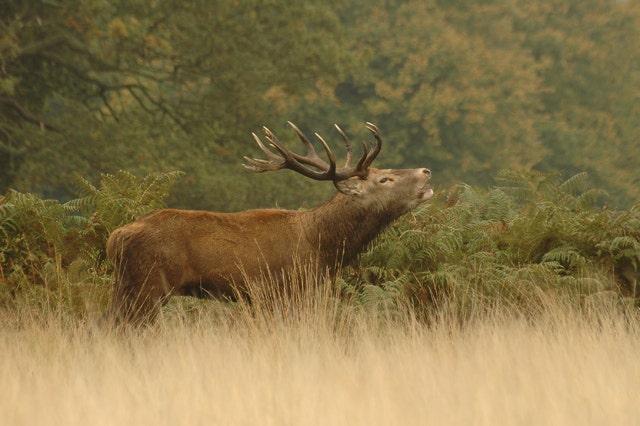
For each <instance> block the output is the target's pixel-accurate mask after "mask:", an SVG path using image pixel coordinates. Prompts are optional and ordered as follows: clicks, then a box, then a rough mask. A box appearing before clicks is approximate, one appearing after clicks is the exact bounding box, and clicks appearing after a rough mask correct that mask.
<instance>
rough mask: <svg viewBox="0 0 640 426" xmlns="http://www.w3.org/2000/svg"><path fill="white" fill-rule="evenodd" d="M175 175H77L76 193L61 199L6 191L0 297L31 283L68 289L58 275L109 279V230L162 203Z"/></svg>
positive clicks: (0, 207)
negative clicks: (96, 180)
mask: <svg viewBox="0 0 640 426" xmlns="http://www.w3.org/2000/svg"><path fill="white" fill-rule="evenodd" d="M181 175H182V174H181V173H180V172H172V173H152V174H149V175H147V176H145V177H143V178H138V177H135V176H133V175H132V174H130V173H127V172H119V173H116V174H115V175H108V174H105V175H103V176H102V179H101V181H100V186H99V187H95V186H93V185H92V184H91V183H90V182H88V181H87V180H85V179H81V178H79V179H78V195H79V198H77V199H74V200H71V201H69V202H67V203H64V204H61V203H59V202H58V201H55V200H41V199H40V198H38V197H37V196H35V195H33V194H24V193H19V192H16V191H9V192H8V193H7V194H6V195H5V196H4V197H2V198H0V287H1V290H2V291H0V299H1V298H5V297H9V298H13V297H16V294H17V293H20V292H24V291H27V292H32V291H33V290H32V287H33V286H43V287H45V288H47V289H54V290H55V289H61V288H64V289H66V290H67V291H69V289H70V287H69V286H68V285H67V286H62V287H61V283H63V282H68V281H65V280H61V277H62V276H69V277H75V279H76V280H78V281H79V282H83V281H86V282H102V283H104V281H105V278H103V277H106V280H107V281H110V278H109V276H108V274H109V272H110V265H109V264H108V263H107V262H105V260H106V256H105V243H106V240H107V237H108V235H109V233H110V232H111V231H112V230H113V229H115V228H117V227H119V226H122V225H124V224H125V223H128V222H131V221H133V220H134V219H135V218H137V217H138V216H140V215H142V214H144V213H146V212H149V211H151V210H155V209H158V208H161V207H164V198H165V197H166V196H167V195H168V193H169V190H170V188H171V186H172V184H173V183H174V182H175V180H176V179H177V178H178V177H180V176H181ZM70 297H71V296H70Z"/></svg>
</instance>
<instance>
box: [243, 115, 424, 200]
mask: <svg viewBox="0 0 640 426" xmlns="http://www.w3.org/2000/svg"><path fill="white" fill-rule="evenodd" d="M287 123H288V124H289V126H291V128H293V130H294V131H295V132H296V134H297V135H298V137H299V138H300V141H302V143H303V144H304V146H305V147H306V150H307V153H306V155H300V154H296V153H294V152H292V151H290V150H289V149H288V148H287V147H285V146H284V145H283V144H282V143H281V142H280V141H279V140H278V138H277V137H276V136H275V134H274V133H273V132H272V131H271V130H269V129H268V128H267V127H264V128H263V130H264V134H265V137H266V139H267V141H268V144H267V145H265V144H264V143H263V142H262V140H261V139H260V138H259V137H258V135H256V134H255V133H253V138H254V140H255V141H256V143H257V144H258V146H259V147H260V149H261V150H262V152H263V153H264V154H265V156H266V160H265V159H258V158H250V157H244V158H245V160H246V161H247V163H248V164H244V167H245V168H246V169H248V170H251V171H253V172H257V173H262V172H267V171H273V170H280V169H290V170H293V171H295V172H297V173H300V174H301V175H303V176H306V177H309V178H311V179H315V180H330V181H332V182H333V184H334V185H335V187H336V189H337V190H338V191H340V192H341V193H343V194H346V195H352V196H363V195H365V194H371V193H375V192H380V193H383V192H384V191H388V192H389V193H393V194H395V195H398V196H404V197H405V199H406V201H407V204H408V208H409V209H411V208H413V207H414V206H415V205H417V204H419V203H420V202H422V201H425V200H427V199H429V198H431V196H432V195H433V190H432V189H430V188H426V182H427V181H428V180H429V179H430V177H431V171H430V170H429V169H425V168H422V169H411V170H391V169H385V170H380V169H375V168H372V167H370V166H371V163H372V162H373V160H375V158H376V157H377V156H378V154H379V153H380V150H381V148H382V136H381V135H380V130H379V129H378V127H377V126H376V125H375V124H373V123H369V122H367V123H366V126H367V129H368V130H369V131H370V132H371V133H372V134H373V137H374V138H375V140H376V143H375V145H374V146H369V145H368V144H367V143H366V142H364V141H363V142H362V147H363V154H362V156H361V157H360V159H359V160H358V162H357V163H356V164H355V166H352V165H351V160H352V155H353V149H352V146H351V143H350V142H349V138H348V137H347V135H346V134H345V133H344V132H343V131H342V129H341V128H340V127H339V126H338V125H337V124H336V125H335V128H336V130H337V131H338V133H339V134H340V136H342V139H343V140H344V143H345V146H346V150H347V159H346V161H345V164H344V166H343V167H341V168H338V167H337V166H336V159H335V156H334V155H333V152H332V151H331V148H329V145H328V144H327V142H326V141H325V140H324V138H323V137H322V136H320V135H319V134H318V133H316V134H315V136H316V137H317V138H318V139H319V140H320V143H321V144H322V146H323V147H324V150H325V151H326V153H327V157H328V159H329V163H327V162H326V161H324V160H323V159H321V158H320V157H319V156H318V154H317V152H316V150H315V148H314V147H313V144H312V143H311V141H309V139H308V138H307V137H306V136H305V135H304V134H303V133H302V132H301V131H300V129H298V127H296V125H295V124H293V123H292V122H290V121H288V122H287ZM270 148H271V149H270ZM274 150H275V151H276V152H274ZM307 166H310V167H307ZM411 175H413V178H414V179H413V180H415V181H416V183H415V185H417V187H416V188H413V189H415V192H414V193H409V194H405V193H404V192H405V191H401V190H399V189H398V188H397V186H400V185H403V186H406V187H407V188H406V190H407V191H411V189H412V188H411V186H412V185H411V183H410V182H408V181H410V180H412V179H411V177H412V176H411ZM392 188H394V189H393V190H392ZM376 190H377V191H376ZM397 198H399V197H397ZM372 201H376V200H372Z"/></svg>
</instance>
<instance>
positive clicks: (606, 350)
mask: <svg viewBox="0 0 640 426" xmlns="http://www.w3.org/2000/svg"><path fill="white" fill-rule="evenodd" d="M314 298H315V299H314V300H316V301H318V302H311V303H307V304H306V305H305V304H302V305H304V308H303V309H301V310H298V311H295V309H294V311H295V312H293V313H292V306H285V307H284V308H282V309H281V310H280V311H278V312H279V313H278V312H277V313H276V314H274V315H270V316H268V315H265V312H264V310H261V308H260V307H259V306H258V307H257V308H254V310H253V311H251V310H250V309H249V308H248V307H247V306H244V307H243V308H242V309H239V310H238V309H232V308H225V307H224V306H223V305H209V308H207V309H204V310H201V311H198V310H197V309H196V310H195V314H194V313H193V312H186V311H184V310H183V311H180V309H176V310H174V311H171V310H170V311H169V313H166V314H165V315H164V317H162V318H160V320H159V321H158V323H157V324H155V325H154V326H152V327H150V328H148V329H145V330H134V331H131V330H130V331H124V332H117V333H116V332H113V331H109V330H103V329H99V328H96V327H93V326H91V325H90V324H87V323H83V322H78V321H69V320H66V319H64V318H63V317H62V318H61V317H59V316H55V315H50V316H48V317H46V318H44V319H43V318H41V317H37V316H35V317H33V318H30V317H28V316H27V315H25V316H24V317H23V318H21V319H20V321H16V319H15V318H13V317H10V316H6V315H5V317H4V318H3V317H0V324H2V325H3V326H2V328H1V331H0V383H2V387H1V388H0V412H1V413H2V422H3V424H7V425H33V424H38V425H49V424H64V425H85V424H91V425H142V424H155V425H179V424H184V425H198V424H203V425H205V424H206V425H218V424H220V425H376V424H379V425H390V424H397V425H412V424H416V425H418V424H419V425H424V424H434V425H441V424H447V425H468V424H476V425H501V424H517V425H522V424H557V425H567V424H580V425H585V424H596V425H604V424H607V425H608V424H615V425H623V424H638V422H640V405H639V404H638V397H639V395H640V362H638V356H639V354H640V326H639V325H638V323H637V318H636V317H634V316H630V315H628V314H621V313H618V312H617V311H616V310H615V309H611V308H610V307H608V306H606V305H602V306H601V307H597V308H595V309H592V310H591V311H590V312H587V313H585V312H584V311H582V312H576V311H575V310H574V309H571V308H567V307H559V306H555V307H550V308H548V309H546V310H544V312H543V313H541V314H540V315H539V316H537V317H536V318H535V319H534V320H532V319H531V318H529V319H524V318H517V317H516V316H515V315H510V314H505V313H504V312H500V311H497V312H496V313H494V314H482V315H481V316H478V317H477V318H472V319H471V320H470V321H469V322H468V323H467V324H465V325H464V326H461V325H460V324H459V323H458V322H457V321H454V320H450V319H448V318H454V317H455V315H453V316H451V315H442V316H441V317H440V318H439V319H437V320H436V321H435V322H434V323H433V324H431V325H430V326H428V327H427V326H425V325H422V324H420V323H419V322H417V321H415V320H413V319H412V318H411V315H405V316H404V319H400V320H395V321H393V322H386V321H384V320H381V319H380V318H373V317H372V316H370V315H366V314H363V313H361V312H356V311H355V310H350V309H348V307H347V308H345V306H343V304H341V303H340V302H339V301H338V300H337V299H335V298H334V297H333V296H332V295H330V294H327V293H324V294H321V295H315V296H314ZM270 307H271V308H273V305H270ZM278 309H280V308H278ZM390 324H391V325H390Z"/></svg>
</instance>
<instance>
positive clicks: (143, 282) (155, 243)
mask: <svg viewBox="0 0 640 426" xmlns="http://www.w3.org/2000/svg"><path fill="white" fill-rule="evenodd" d="M429 177H430V172H429V171H428V170H427V169H408V170H378V169H374V168H371V169H370V170H369V174H368V177H367V178H366V179H362V178H357V177H356V178H351V179H348V180H346V181H340V182H336V183H335V185H336V187H337V188H338V190H339V191H340V193H339V194H336V195H335V196H334V197H333V198H332V199H330V200H329V201H327V202H325V203H323V204H321V205H320V206H318V207H316V208H314V209H312V210H307V211H304V210H296V211H292V210H278V209H260V210H247V211H243V212H238V213H215V212H207V211H192V210H175V209H165V210H158V211H155V212H152V213H149V214H147V215H145V216H143V217H141V218H139V219H138V220H137V221H135V222H133V223H130V224H128V225H125V226H123V227H122V228H119V229H116V230H115V231H114V232H113V233H112V234H111V236H110V237H109V241H108V242H107V253H108V255H109V257H110V259H111V260H112V261H113V263H114V265H115V268H116V273H115V291H114V296H113V302H112V306H111V313H112V314H113V315H115V316H116V317H119V318H121V319H125V320H138V319H145V318H149V317H153V316H154V314H155V312H156V311H157V309H158V308H159V307H160V306H161V305H162V304H163V303H164V302H165V301H166V300H167V298H168V297H169V296H171V295H193V296H199V297H219V298H228V299H233V298H234V296H235V295H236V292H237V291H240V292H242V291H243V290H245V289H246V287H245V284H246V283H245V281H246V280H247V279H259V278H261V277H265V276H268V275H272V276H280V275H281V274H282V273H283V272H286V271H287V270H290V269H292V268H293V267H295V265H296V262H301V263H303V264H312V265H314V266H315V267H316V268H318V270H325V269H326V270H329V271H335V268H336V267H338V266H339V265H340V264H342V263H345V262H350V261H352V260H353V259H354V258H355V257H356V256H357V255H358V253H359V252H360V251H361V250H362V249H363V248H364V246H365V245H366V244H367V243H369V242H370V241H371V240H372V239H373V238H374V237H375V236H376V235H377V234H378V233H379V232H380V231H381V230H382V229H383V228H384V227H385V226H387V225H388V224H389V223H391V222H392V221H393V220H395V219H396V218H398V217H399V216H401V215H403V214H404V213H406V212H408V211H409V210H411V209H412V208H414V207H415V206H417V205H418V204H419V203H421V202H422V201H424V200H426V199H428V198H429V197H430V196H431V194H432V191H431V190H429V189H425V188H426V184H427V182H428V180H429Z"/></svg>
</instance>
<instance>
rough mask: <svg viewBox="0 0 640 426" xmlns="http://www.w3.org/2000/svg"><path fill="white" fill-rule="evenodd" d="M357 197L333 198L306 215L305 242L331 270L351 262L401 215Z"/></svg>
mask: <svg viewBox="0 0 640 426" xmlns="http://www.w3.org/2000/svg"><path fill="white" fill-rule="evenodd" d="M402 213H403V212H401V211H394V210H391V209H388V208H384V207H383V206H381V205H375V204H372V203H370V202H367V201H365V200H363V199H359V198H357V197H351V196H347V195H344V194H336V195H335V196H334V197H333V198H331V199H330V200H329V201H326V202H325V203H323V204H321V205H320V206H318V207H316V208H315V209H313V210H310V211H309V212H307V215H309V218H310V220H309V222H308V223H309V227H308V228H307V230H306V231H305V233H306V235H307V240H308V241H309V242H310V243H311V244H312V246H313V247H317V250H318V254H319V255H320V256H321V258H322V260H323V261H324V262H325V264H326V265H327V266H329V267H331V268H333V267H334V266H337V265H339V264H340V263H345V264H346V263H349V262H351V261H352V260H353V259H354V258H355V257H356V256H357V255H358V254H359V253H360V252H361V251H362V250H363V249H364V248H365V246H366V245H367V244H368V243H369V242H371V240H373V239H374V238H375V237H376V236H377V235H378V234H379V233H380V231H382V230H383V229H384V228H386V227H387V226H388V225H389V224H390V223H391V222H392V221H394V220H395V219H397V218H398V217H399V216H401V215H402Z"/></svg>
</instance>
